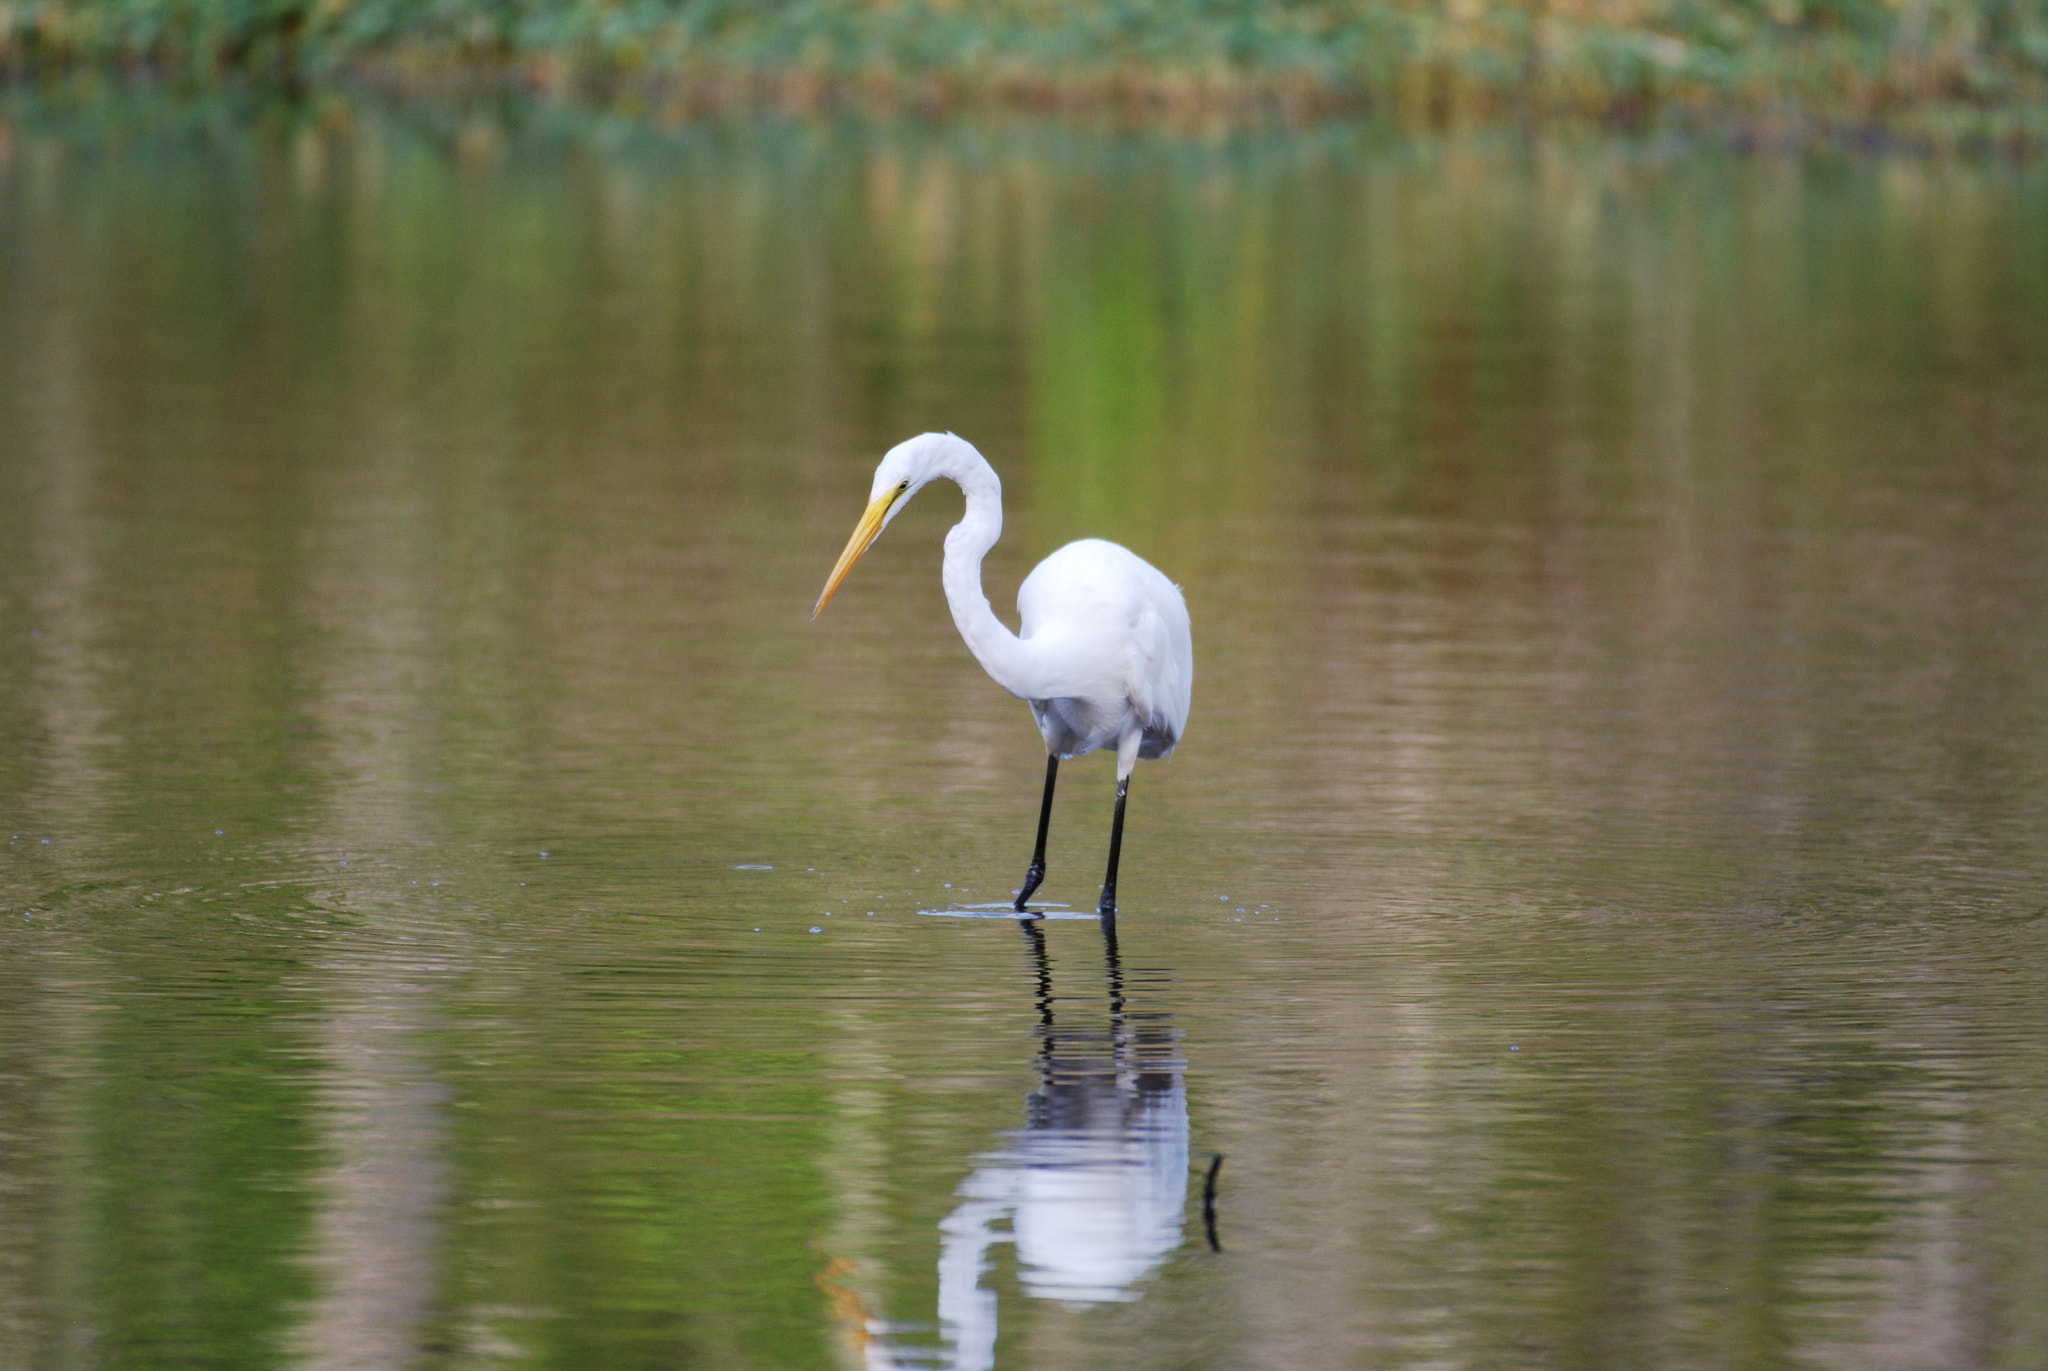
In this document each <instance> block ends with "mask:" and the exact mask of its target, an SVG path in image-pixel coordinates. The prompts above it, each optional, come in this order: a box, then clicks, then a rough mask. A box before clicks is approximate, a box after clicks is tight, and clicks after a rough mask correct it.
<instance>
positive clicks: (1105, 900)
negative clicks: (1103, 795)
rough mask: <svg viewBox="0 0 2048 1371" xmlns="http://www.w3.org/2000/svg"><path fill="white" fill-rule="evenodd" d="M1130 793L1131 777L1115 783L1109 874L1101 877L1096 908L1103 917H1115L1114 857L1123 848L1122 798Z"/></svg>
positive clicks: (1120, 852)
mask: <svg viewBox="0 0 2048 1371" xmlns="http://www.w3.org/2000/svg"><path fill="white" fill-rule="evenodd" d="M1130 793H1131V778H1130V777H1128V776H1125V777H1123V778H1121V779H1120V780H1118V781H1117V783H1116V819H1115V820H1114V821H1113V822H1112V823H1111V824H1110V826H1109V874H1108V875H1106V876H1104V877H1103V878H1102V906H1101V908H1100V909H1098V910H1096V913H1098V914H1100V915H1101V916H1102V917H1103V918H1105V919H1114V918H1115V917H1116V859H1117V858H1118V857H1119V856H1120V855H1122V853H1123V850H1124V800H1125V798H1126V797H1127V796H1129V795H1130Z"/></svg>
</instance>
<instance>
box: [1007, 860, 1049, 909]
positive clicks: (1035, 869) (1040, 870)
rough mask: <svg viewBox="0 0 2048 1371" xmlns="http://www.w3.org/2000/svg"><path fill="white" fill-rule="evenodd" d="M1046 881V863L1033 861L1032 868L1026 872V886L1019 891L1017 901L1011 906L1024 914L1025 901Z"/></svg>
mask: <svg viewBox="0 0 2048 1371" xmlns="http://www.w3.org/2000/svg"><path fill="white" fill-rule="evenodd" d="M1044 881H1045V863H1044V862H1033V863H1032V864H1031V867H1030V869H1029V870H1027V871H1026V872H1025V873H1024V888H1023V889H1022V890H1020V891H1018V892H1017V903H1016V904H1015V905H1013V906H1011V907H1012V908H1013V909H1015V910H1016V911H1017V912H1018V913H1019V914H1022V913H1023V912H1024V902H1025V901H1026V900H1028V899H1030V898H1031V892H1033V891H1034V890H1036V889H1038V887H1039V886H1040V885H1041V884H1043V883H1044Z"/></svg>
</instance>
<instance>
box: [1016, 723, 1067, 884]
mask: <svg viewBox="0 0 2048 1371" xmlns="http://www.w3.org/2000/svg"><path fill="white" fill-rule="evenodd" d="M1059 776H1060V759H1059V758H1058V757H1056V756H1054V757H1047V758H1046V759H1045V800H1044V802H1043V803H1041V804H1040V805H1039V807H1038V846H1036V847H1034V848H1033V849H1031V865H1030V866H1029V867H1028V868H1026V869H1025V872H1024V888H1023V889H1022V890H1020V891H1018V892H1017V903H1016V905H1015V906H1014V907H1015V908H1016V910H1017V911H1018V912H1019V913H1022V912H1023V910H1024V902H1025V901H1026V900H1028V899H1030V898H1031V892H1032V891H1034V890H1036V889H1038V886H1039V883H1040V882H1041V881H1043V880H1044V879H1045V831H1046V829H1047V828H1049V827H1050V826H1051V824H1052V786H1053V782H1054V781H1056V780H1058V779H1059Z"/></svg>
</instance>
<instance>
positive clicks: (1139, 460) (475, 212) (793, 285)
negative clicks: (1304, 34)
mask: <svg viewBox="0 0 2048 1371" xmlns="http://www.w3.org/2000/svg"><path fill="white" fill-rule="evenodd" d="M515 113H516V112H515ZM0 259H4V261H0V434H4V435H5V436H4V439H0V843H4V849H0V852H4V855H0V930H4V932H0V1366H7V1367H14V1366H19V1367H25V1368H26V1367H138V1368H139V1367H151V1368H155V1367H171V1366H195V1367H196V1366H204V1367H271V1366H278V1367H285V1366H290V1367H309V1368H341V1367H356V1366H364V1367H368V1366H378V1367H399V1366H416V1367H447V1368H458V1367H460V1368H469V1367H495V1366H507V1367H513V1366H536V1367H538V1366H550V1367H556V1366H558V1367H578V1368H580V1367H591V1366H605V1367H620V1368H625V1367H643V1366H644V1367H657V1366H659V1367H675V1366H703V1367H718V1368H741V1367H761V1368H771V1367H772V1368H789V1367H810V1366H818V1367H825V1366H848V1367H856V1366H867V1367H873V1368H880V1367H886V1366H892V1365H905V1366H908V1365H931V1364H937V1365H943V1366H954V1367H963V1368H964V1367H987V1366H991V1365H994V1366H1001V1367H1006V1368H1052V1369H1056V1371H1068V1369H1069V1368H1083V1367H1091V1366H1103V1367H1109V1366H1115V1367H1151V1366H1158V1367H1215V1368H1219V1371H1224V1369H1231V1371H1234V1369H1235V1368H1253V1367H1272V1368H1287V1369H1288V1371H1308V1369H1309V1368H1323V1367H1331V1368H1337V1367H1418V1368H1419V1367H1424V1366H1428V1367H1443V1366H1452V1367H1474V1368H1479V1367H1495V1366H1516V1367H1554V1368H1560V1371H1563V1369H1566V1368H1581V1367H1615V1368H1621V1367H1643V1368H1679V1367H1712V1368H1719V1367H1742V1368H1775V1367H1794V1366H1798V1367H1806V1366H1823V1367H1842V1368H1873V1367H1876V1368H1920V1367H1928V1368H1935V1367H1939V1368H1956V1367H1987V1368H1991V1367H1997V1368H2005V1367H2013V1368H2017V1367H2031V1366H2038V1365H2040V1364H2042V1363H2043V1362H2044V1361H2048V1297H2044V1294H2043V1292H2044V1291H2048V1248H2044V1247H2043V1245H2042V1243H2041V1242H2040V1234H2041V1233H2042V1232H2043V1231H2044V1229H2048V1072H2044V1067H2043V1064H2044V1062H2048V1009H2044V999H2043V997H2042V995H2041V993H2040V986H2041V985H2042V983H2043V977H2044V974H2048V946H2044V936H2043V935H2044V933H2048V896H2044V895H2043V893H2042V892H2043V878H2044V875H2048V843H2044V839H2043V834H2044V831H2048V827H2044V821H2048V692H2044V690H2043V689H2042V682H2043V680H2044V673H2048V439H2044V437H2043V435H2044V434H2048V176H2044V175H2043V173H2042V171H2041V170H2039V169H2036V168H2026V167H2011V166H2005V165H2000V164H1983V165H1951V164H1944V163H1936V162H1917V161H1884V160H1874V161H1860V160H1815V161H1809V162H1790V161H1772V160H1743V159H1736V158H1729V157H1725V156H1721V155H1718V154H1713V153H1710V152H1693V153H1690V154H1681V153H1678V152H1674V150H1672V149H1668V148H1662V147H1656V146H1645V145H1640V144H1629V143H1619V142H1589V143H1572V142H1569V141H1536V142H1529V141H1524V140H1516V139H1512V138H1505V137H1503V138H1472V139H1460V140H1452V141H1441V142H1429V143H1412V142H1409V143H1404V142H1397V141H1387V140H1382V139H1379V138H1377V137H1375V136H1373V135H1371V134H1370V133H1364V132H1359V131H1355V130H1348V131H1347V130H1337V131H1322V132H1310V133H1297V134H1282V133H1270V134H1267V133H1249V134H1241V135H1232V136H1228V137H1217V138H1192V137H1188V138H1181V137H1169V136H1164V135H1141V134H1121V135H1120V134H1112V133H1091V132H1086V131H1078V130H1073V129H1062V128H1058V127H1049V126H1038V125H1030V124H1023V125H1014V126H1012V125H976V124H971V123H970V124H954V125H946V126H940V127H919V126H910V125H905V126H886V127H878V126H874V125H860V124H847V125H835V124H826V123H819V124H810V125H773V124H735V125H721V126H706V127H699V128H687V129H683V130H679V131H673V132H669V133H663V134H652V133H621V132H619V131H617V130H609V129H595V130H591V129H582V130H564V129H562V128H559V127H555V126H551V125H549V124H547V123H546V122H545V121H544V120H540V119H538V118H534V117H530V116H520V117H516V118H512V119H510V120H499V119H493V120H482V119H478V120H469V121H450V122H447V123H445V124H444V123H440V122H437V121H436V120H435V119H433V118H430V117H427V116H419V117H407V118H398V117H390V116H383V117H380V116H376V115H374V114H371V113H368V112H365V111H361V110H357V111H354V112H346V111H338V110H328V111H326V112H325V113H324V114H320V115H314V114H290V113H287V114H283V115H278V116H275V117H264V118H259V119H255V120H252V121H249V122H245V123H236V122H230V123H227V124H225V125H220V126H209V127H203V128H200V129H197V130H194V129H191V128H186V129H184V130H182V131H179V132H175V133H171V132H152V131H150V130H149V129H147V128H144V129H142V130H140V131H137V130H136V129H135V128H132V127H126V126H124V127H123V128H122V129H120V130H117V131H115V132H114V133H108V132H106V131H104V130H99V129H96V128H95V127H91V126H84V127H78V126H52V125H47V124H37V123H35V122H33V121H30V122H23V123H21V124H19V125H17V126H16V127H14V128H12V129H11V130H10V132H9V136H8V138H7V139H6V140H5V142H4V157H0ZM933 428H943V429H952V430H955V431H957V432H959V433H961V434H963V435H965V436H967V437H969V438H970V439H972V440H973V441H974V442H976V443H977V444H978V445H979V446H980V447H981V449H982V450H983V451H984V452H985V453H986V454H987V455H988V456H989V458H990V459H991V460H992V461H993V462H994V464H995V465H996V467H997V469H998V470H999V471H1000V472H1001V474H1002V476H1003V479H1004V483H1005V495H1006V500H1007V514H1008V522H1007V531H1006V534H1005V537H1004V540H1003V542H1002V543H1001V544H1000V545H999V546H998V547H997V549H996V550H995V552H994V553H993V554H992V555H991V557H990V559H989V564H988V568H987V581H988V585H989V588H990V592H991V598H992V599H993V600H994V601H995V603H996V605H997V607H998V610H999V612H1004V611H1007V610H1008V608H1009V604H1010V601H1011V598H1012V596H1013V595H1014V589H1015V586H1016V584H1017V582H1018V580H1019V579H1020V578H1021V577H1022V575H1023V574H1024V572H1025V571H1026V570H1028V568H1029V567H1030V565H1031V564H1032V563H1033V561H1035V559H1036V558H1038V557H1040V556H1043V555H1044V554H1045V553H1047V552H1049V551H1050V550H1052V549H1053V548H1054V547H1057V546H1059V545H1060V544H1061V543H1062V542H1064V541H1066V540H1067V539H1069V538H1073V537H1077V536H1085V535H1100V536H1106V537H1111V538H1115V539H1117V540H1119V541H1122V542H1125V543H1127V544H1128V545H1129V546H1131V547H1133V548H1134V549H1136V550H1137V551H1139V552H1140V553H1141V554H1143V555H1145V556H1146V557H1148V558H1149V559H1151V560H1152V561H1154V562H1155V563H1157V564H1158V565H1159V566H1161V567H1162V568H1164V569H1165V570H1166V571H1167V572H1168V573H1169V574H1170V575H1172V576H1173V577H1174V578H1175V579H1176V580H1177V581H1178V582H1179V583H1180V584H1181V585H1182V586H1183V587H1184V589H1185V591H1186V594H1187V598H1188V602H1189V605H1190V607H1191V610H1192V612H1193V616H1194V622H1195V637H1196V650H1197V661H1198V665H1197V677H1196V688H1195V705H1194V714H1193V720H1192V723H1191V726H1190V729H1189V732H1188V735H1187V738H1186V741H1185V742H1184V744H1183V746H1182V748H1181V750H1180V752H1179V754H1178V756H1177V757H1176V758H1175V759H1174V760H1173V761H1172V762H1171V763H1170V764H1164V765H1161V764H1147V765H1144V766H1141V768H1140V770H1139V772H1138V775H1137V777H1136V780H1135V783H1134V785H1133V789H1132V799H1131V810H1130V821H1129V830H1128V833H1127V837H1126V846H1125V851H1124V863H1123V871H1122V876H1121V883H1120V884H1121V890H1120V893H1121V897H1122V904H1123V910H1124V913H1123V917H1122V920H1121V922H1120V925H1119V934H1120V937H1119V940H1118V943H1117V945H1116V946H1115V947H1114V948H1111V947H1106V946H1105V944H1104V942H1103V939H1102V937H1101V935H1100V933H1099V932H1098V930H1097V928H1096V927H1095V925H1094V924H1093V923H1092V922H1091V921H1089V920H1086V919H1047V920H1045V921H1043V923H1042V924H1040V925H1037V926H1034V927H1031V928H1028V929H1027V928H1020V926H1019V925H1018V924H1017V923H1016V922H1015V921H1012V920H1009V919H1005V918H1001V917H941V915H943V914H946V913H952V914H960V913H977V914H981V915H987V914H989V913H991V912H992V911H989V910H987V909H981V910H974V909H972V906H975V905H987V904H989V903H992V902H998V901H1001V900H1003V899H1006V898H1007V896H1008V892H1009V891H1010V890H1011V889H1012V888H1013V887H1014V886H1015V885H1016V883H1017V881H1018V879H1019V878H1020V877H1021V875H1022V871H1023V866H1024V862H1025V860H1026V858H1027V857H1028V856H1029V846H1030V838H1031V831H1032V824H1033V821H1034V818H1035V814H1036V807H1037V801H1038V790H1039V782H1040V778H1041V774H1042V761H1041V758H1042V752H1041V750H1040V747H1039V743H1038V739H1037V736H1036V733H1035V731H1034V729H1033V728H1032V727H1031V724H1030V720H1029V716H1028V714H1027V712H1026V710H1025V708H1024V706H1023V705H1021V704H1020V703H1018V702H1017V701H1014V700H1011V699H1009V698H1008V697H1006V696H1004V695H1003V694H1002V693H1001V691H1000V690H998V689H997V688H996V687H995V686H994V685H993V684H991V683H990V682H989V681H988V680H987V679H986V677H985V676H984V675H983V674H982V673H981V671H980V669H979V668H978V667H977V666H976V664H975V663H974V662H973V660H972V659H971V658H970V657H969V656H968V655H967V653H966V651H965V649H964V648H963V647H962V646H961V644H960V642H959V640H958V638H957V636H956V634H955V632H954V630H953V628H952V625H951V622H950V618H949V616H948V614H947V612H946V608H945V603H944V599H943V596H942V594H941V592H940V588H939V584H938V558H939V540H940V538H941V536H942V534H943V530H944V529H945V527H946V526H947V525H948V524H949V523H950V522H951V520H952V519H954V518H956V517H957V512H958V508H959V506H958V499H957V496H955V495H954V494H953V493H952V492H951V491H950V489H946V488H942V487H935V488H933V489H932V490H930V491H928V492H927V493H926V494H925V495H924V496H922V497H921V498H920V500H919V501H918V503H917V504H916V505H915V506H913V507H912V508H911V509H910V510H909V512H907V513H906V514H904V515H903V516H902V517H901V518H899V519H897V520H896V521H895V523H894V524H893V525H892V527H891V529H890V531H889V532H888V534H887V535H886V537H885V538H884V539H883V540H882V541H881V542H880V543H879V544H878V545H877V547H876V548H875V550H874V551H873V552H871V553H870V554H869V556H868V557H867V559H866V560H865V561H864V562H863V563H862V564H861V566H860V568H859V569H858V571H857V572H856V573H855V575H854V577H853V578H852V580H851V581H850V582H849V583H848V585H847V586H846V588H845V589H844V590H843V591H842V593H841V594H840V596H839V597H838V598H837V599H836V600H835V602H834V603H833V605H832V607H831V609H830V610H829V611H828V612H827V614H826V615H825V616H824V617H823V618H821V619H820V620H818V621H817V622H816V623H815V624H813V623H811V622H809V620H808V617H807V616H808V613H809V609H810V606H811V603H812V601H813V600H814V599H815V597H816V595H817V592H818V588H819V586H820V584H821V583H822V581H823V578H824V575H825V573H826V571H827V570H828V569H829V567H830V566H831V563H832V561H833V558H834V557H835V556H836V554H837V552H838V550H839V548H840V546H841V545H842V543H843V542H844V539H845V537H846V535H847V532H848V531H849V530H850V529H851V527H852V524H853V521H854V519H855V518H856V517H857V516H858V514H859V512H860V508H861V506H862V504H863V503H864V500H865V495H866V492H867V483H868V477H869V473H870V471H871V469H872V466H873V463H874V462H875V461H876V460H877V459H878V458H879V456H880V454H881V453H882V451H884V450H885V449H886V448H887V447H888V446H889V445H890V444H892V443H894V442H896V441H898V440H900V439H901V438H903V437H905V436H908V435H910V434H912V433H916V432H919V431H922V430H926V429H933ZM1112 788H1113V782H1112V767H1111V764H1110V763H1109V762H1108V761H1107V760H1106V759H1103V758H1092V759H1089V760H1088V761H1085V762H1080V763H1075V764H1072V765H1070V766H1068V767H1066V768H1063V772H1062V799H1061V805H1060V808H1059V809H1058V811H1057V812H1056V814H1055V818H1054V824H1053V831H1052V850H1051V874H1050V877H1049V879H1048V882H1047V884H1046V887H1045V888H1044V890H1043V891H1042V892H1041V893H1042V894H1043V895H1044V896H1045V897H1046V898H1047V899H1048V900H1051V901H1056V902H1060V903H1062V904H1064V905H1066V906H1068V907H1069V908H1070V909H1071V910H1081V911H1085V910H1086V909H1087V908H1089V907H1090V906H1091V905H1092V903H1093V901H1094V899H1095V893H1096V884H1097V882H1098V881H1099V880H1100V877H1101V864H1102V860H1103V855H1104V848H1105V844H1106V837H1107V829H1108V820H1109V809H1110V801H1111V797H1112ZM1217 1153H1220V1154H1223V1155H1224V1156H1225V1157H1226V1159H1227V1160H1226V1162H1225V1164H1224V1166H1223V1169H1222V1171H1221V1173H1220V1176H1219V1202H1218V1206H1217V1213H1216V1219H1217V1230H1218V1232H1217V1236H1218V1239H1219V1245H1220V1250H1212V1248H1211V1245H1210V1244H1209V1242H1208V1240H1207V1236H1206V1234H1205V1231H1204V1224H1203V1215H1202V1212H1201V1194H1202V1182H1203V1177H1204V1173H1205V1172H1206V1170H1207V1168H1208V1166H1209V1164H1210V1158H1211V1156H1212V1154H1217Z"/></svg>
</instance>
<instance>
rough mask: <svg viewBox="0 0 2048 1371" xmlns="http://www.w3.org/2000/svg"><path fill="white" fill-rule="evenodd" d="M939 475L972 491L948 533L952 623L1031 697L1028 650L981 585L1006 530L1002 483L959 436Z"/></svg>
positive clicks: (1016, 690)
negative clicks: (986, 559) (984, 568)
mask: <svg viewBox="0 0 2048 1371" xmlns="http://www.w3.org/2000/svg"><path fill="white" fill-rule="evenodd" d="M938 475H940V476H944V477H946V478H947V479H948V480H950V481H953V482H955V483H956V484H958V485H959V487H960V489H961V491H962V493H964V494H965V495H966V496H967V513H966V515H965V516H964V517H963V518H962V519H961V520H960V522H959V523H957V524H955V525H953V527H952V530H951V531H950V532H948V533H947V534H946V561H945V569H944V571H943V572H942V573H941V575H942V578H943V581H944V584H945V587H946V603H947V604H948V605H949V606H951V607H952V610H953V623H954V625H955V626H956V627H958V628H959V630H960V636H961V637H962V638H964V639H966V640H967V650H968V651H969V652H972V653H973V654H974V658H975V660H976V661H978V662H980V663H981V665H982V668H983V669H984V670H986V671H987V672H988V674H989V675H990V676H991V677H993V678H994V680H995V683H996V684H997V685H999V686H1001V687H1002V688H1003V689H1005V690H1007V691H1009V692H1010V693H1011V694H1012V695H1017V696H1021V697H1023V698H1025V699H1030V698H1032V685H1033V682H1032V679H1031V670H1030V660H1029V653H1028V652H1027V651H1026V649H1025V646H1024V643H1023V641H1022V640H1021V639H1019V638H1018V637H1017V635H1016V634H1014V633H1012V632H1011V631H1010V629H1009V626H1008V625H1007V624H1005V623H1004V622H1003V621H1002V620H1000V619H998V618H997V617H996V614H995V611H994V610H993V609H990V608H989V604H988V596H986V595H984V594H982V591H981V559H982V558H983V557H985V556H987V555H988V550H989V549H990V548H992V547H994V546H995V545H996V539H998V538H1000V537H1002V536H1003V483H1002V481H1001V479H999V478H998V477H997V476H996V471H995V468H994V467H992V466H990V465H989V464H988V461H987V459H985V458H984V457H983V456H982V455H981V454H980V453H979V452H976V451H975V450H974V447H973V445H972V444H971V443H968V442H967V441H965V440H964V439H960V438H955V439H953V441H952V442H951V443H948V444H947V445H946V453H945V456H944V458H943V459H942V461H941V463H940V465H939V467H938Z"/></svg>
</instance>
